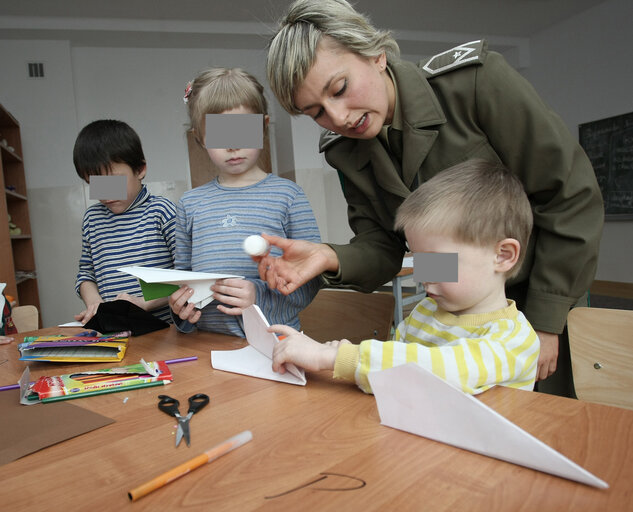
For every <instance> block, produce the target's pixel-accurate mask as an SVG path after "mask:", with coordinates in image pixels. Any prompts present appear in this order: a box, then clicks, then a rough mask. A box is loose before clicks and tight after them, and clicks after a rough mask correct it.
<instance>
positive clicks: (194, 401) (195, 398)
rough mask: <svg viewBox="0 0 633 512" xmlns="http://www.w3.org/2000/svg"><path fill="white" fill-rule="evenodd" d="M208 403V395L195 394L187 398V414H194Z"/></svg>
mask: <svg viewBox="0 0 633 512" xmlns="http://www.w3.org/2000/svg"><path fill="white" fill-rule="evenodd" d="M208 403H209V395H205V394H204V393H197V394H195V395H192V396H190V397H189V410H188V411H187V413H191V414H195V413H197V412H198V411H199V410H200V409H202V408H203V407H204V406H205V405H207V404H208Z"/></svg>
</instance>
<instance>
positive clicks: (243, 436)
mask: <svg viewBox="0 0 633 512" xmlns="http://www.w3.org/2000/svg"><path fill="white" fill-rule="evenodd" d="M251 439H253V434H252V433H251V431H250V430H245V431H244V432H241V433H239V434H237V435H236V436H233V437H231V438H230V439H227V440H226V441H224V442H223V443H220V444H218V445H217V446H214V447H213V448H211V449H210V450H207V451H206V452H204V453H202V454H200V455H198V456H197V457H194V458H193V459H190V460H188V461H187V462H183V463H182V464H181V465H180V466H176V467H175V468H173V469H170V470H169V471H167V472H166V473H163V474H162V475H159V476H157V477H156V478H153V479H152V480H150V481H149V482H147V483H144V484H142V485H139V486H138V487H136V488H135V489H132V490H131V491H130V492H128V493H127V495H128V497H129V498H130V499H131V500H132V501H136V500H138V499H140V498H142V497H143V496H145V495H146V494H149V493H150V492H152V491H155V490H156V489H160V488H161V487H163V486H164V485H167V484H168V483H169V482H171V481H173V480H176V479H177V478H180V477H181V476H183V475H186V474H187V473H189V472H191V471H193V470H194V469H196V468H199V467H200V466H203V465H205V464H207V463H208V462H211V461H214V460H215V459H218V458H220V457H222V455H225V454H227V453H229V452H230V451H232V450H235V449H236V448H239V447H240V446H242V445H243V444H246V443H248V442H249V441H250V440H251Z"/></svg>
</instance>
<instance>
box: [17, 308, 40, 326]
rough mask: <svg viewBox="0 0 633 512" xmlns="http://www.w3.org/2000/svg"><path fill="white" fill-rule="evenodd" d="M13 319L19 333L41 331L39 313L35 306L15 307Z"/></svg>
mask: <svg viewBox="0 0 633 512" xmlns="http://www.w3.org/2000/svg"><path fill="white" fill-rule="evenodd" d="M11 318H12V319H13V323H14V324H15V327H16V329H17V330H18V332H26V331H35V330H37V329H39V321H40V320H39V312H38V311H37V308H36V307H35V306H15V307H14V308H13V309H12V310H11Z"/></svg>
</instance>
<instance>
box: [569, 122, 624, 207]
mask: <svg viewBox="0 0 633 512" xmlns="http://www.w3.org/2000/svg"><path fill="white" fill-rule="evenodd" d="M578 134H579V137H580V145H581V146H582V147H583V149H584V150H585V152H586V153H587V156H589V160H591V163H592V165H593V168H594V171H595V173H596V178H597V179H598V184H599V185H600V190H601V191H602V198H603V199H604V210H605V217H606V218H607V219H633V112H631V113H629V114H622V115H619V116H615V117H609V118H607V119H600V120H599V121H592V122H590V123H584V124H581V125H579V127H578Z"/></svg>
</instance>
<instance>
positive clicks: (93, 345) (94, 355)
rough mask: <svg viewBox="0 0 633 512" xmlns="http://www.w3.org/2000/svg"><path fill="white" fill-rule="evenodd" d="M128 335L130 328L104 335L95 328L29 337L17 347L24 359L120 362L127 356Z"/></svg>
mask: <svg viewBox="0 0 633 512" xmlns="http://www.w3.org/2000/svg"><path fill="white" fill-rule="evenodd" d="M129 336H130V332H129V331H123V332H119V333H114V334H105V335H101V336H100V335H98V333H97V332H96V331H92V332H88V333H81V334H74V335H70V336H67V335H62V334H59V335H52V336H27V337H25V338H24V342H23V343H20V344H19V345H18V350H19V351H20V355H21V357H20V360H21V361H51V362H55V361H60V362H61V361H63V362H83V363H97V362H110V361H111V362H117V361H121V360H122V359H123V356H125V350H126V349H127V342H128V337H129Z"/></svg>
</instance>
